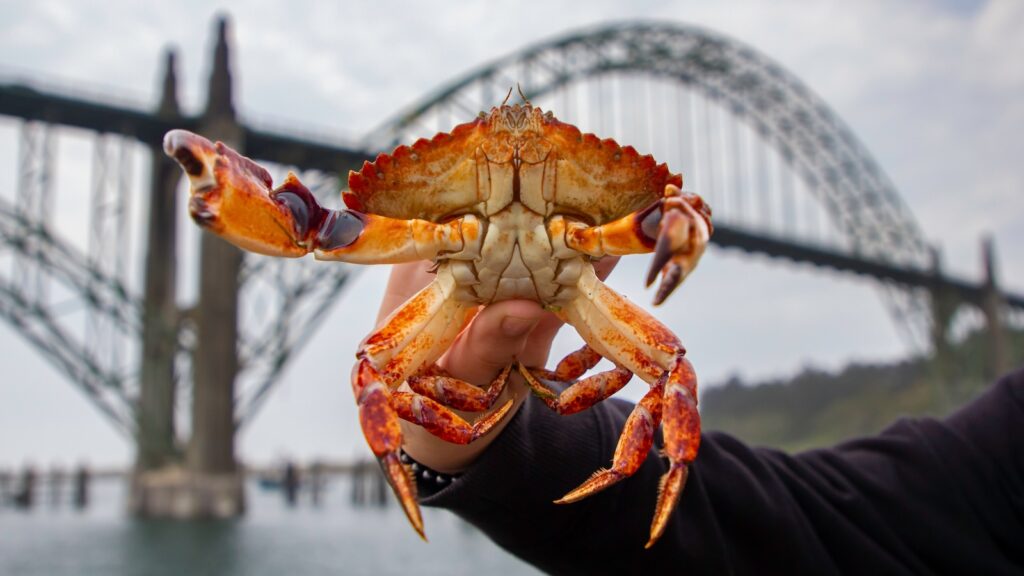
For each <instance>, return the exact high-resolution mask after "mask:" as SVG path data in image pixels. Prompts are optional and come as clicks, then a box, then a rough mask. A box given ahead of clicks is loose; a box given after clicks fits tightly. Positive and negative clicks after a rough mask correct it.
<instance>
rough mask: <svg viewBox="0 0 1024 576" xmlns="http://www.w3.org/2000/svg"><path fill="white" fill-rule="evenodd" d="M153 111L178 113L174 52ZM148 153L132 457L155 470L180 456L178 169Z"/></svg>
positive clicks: (158, 152)
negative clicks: (176, 429) (177, 433)
mask: <svg viewBox="0 0 1024 576" xmlns="http://www.w3.org/2000/svg"><path fill="white" fill-rule="evenodd" d="M157 114H158V115H159V116H160V117H161V118H166V119H168V120H174V119H177V118H181V109H180V108H179V106H178V95H177V79H176V75H175V55H174V52H172V51H168V52H167V56H166V70H165V73H164V81H163V95H162V97H161V99H160V105H159V108H158V109H157ZM152 158H153V160H152V176H151V178H150V195H149V226H148V228H147V232H148V238H147V245H146V276H145V309H144V311H143V314H144V316H143V325H142V361H141V363H140V365H141V374H140V394H139V409H138V432H137V434H138V436H137V451H136V460H135V466H136V470H137V471H142V470H156V469H159V468H161V467H163V466H166V465H169V464H172V463H173V462H175V461H176V460H177V458H178V451H177V447H176V445H175V434H174V403H175V389H174V385H175V382H174V355H175V351H176V350H177V339H178V305H177V302H176V282H177V268H178V252H177V225H178V193H179V191H178V183H179V182H180V181H181V169H180V168H179V167H178V166H177V165H176V164H175V163H174V161H173V160H171V159H170V158H168V157H167V155H166V154H164V153H163V148H162V146H161V145H160V143H154V145H153V147H152Z"/></svg>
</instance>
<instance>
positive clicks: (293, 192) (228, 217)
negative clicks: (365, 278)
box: [164, 130, 482, 264]
mask: <svg viewBox="0 0 1024 576" xmlns="http://www.w3.org/2000/svg"><path fill="white" fill-rule="evenodd" d="M164 151H165V152H166V153H167V154H168V155H169V156H171V157H172V158H174V159H175V160H177V161H178V163H179V164H181V166H182V168H183V169H184V170H185V174H187V175H188V178H189V180H190V182H191V187H192V192H191V199H190V201H189V213H190V214H191V215H192V219H193V220H195V221H196V223H198V224H199V225H200V226H202V227H203V228H205V229H207V230H209V231H211V232H213V233H215V234H218V235H219V236H221V237H223V238H224V239H225V240H227V241H229V242H231V243H233V244H235V245H236V246H238V247H240V248H244V249H246V250H250V251H252V252H257V253H260V254H267V255H270V256H284V257H291V258H297V257H300V256H305V255H306V254H309V253H310V252H313V253H314V254H315V256H316V258H318V259H321V260H341V261H345V262H354V263H360V264H394V263H399V262H412V261H416V260H433V259H434V258H435V257H436V256H437V255H438V254H439V253H442V252H444V253H449V254H459V253H461V255H464V256H466V257H469V258H472V257H473V256H475V255H476V251H477V250H478V249H479V245H480V242H481V236H482V235H481V225H480V222H479V221H478V220H477V219H476V217H474V216H466V217H463V218H459V219H455V220H452V221H449V222H445V223H441V224H438V223H434V222H429V221H426V220H418V219H398V218H387V217H384V216H379V215H376V214H364V213H362V212H358V211H355V210H350V209H343V210H330V209H327V208H324V207H322V206H321V205H320V204H319V203H318V202H317V201H316V198H315V197H314V196H313V194H312V193H311V192H310V191H309V190H308V189H307V188H306V187H305V186H303V185H302V183H301V182H299V179H298V178H297V177H296V176H295V175H294V174H291V173H289V174H288V176H287V177H286V178H285V180H284V182H282V183H281V185H280V186H278V187H277V188H272V182H271V178H270V174H269V173H268V172H267V171H266V170H265V169H264V168H263V167H261V166H260V165H258V164H256V163H255V162H253V161H252V160H250V159H248V158H246V157H244V156H242V155H240V154H238V153H237V152H235V151H234V150H232V149H231V148H229V147H227V146H225V145H224V144H223V143H220V142H217V143H216V144H215V143H213V142H210V141H209V140H207V139H206V138H203V137H202V136H199V135H196V134H193V133H191V132H187V131H185V130H172V131H171V132H168V133H167V136H166V137H165V138H164Z"/></svg>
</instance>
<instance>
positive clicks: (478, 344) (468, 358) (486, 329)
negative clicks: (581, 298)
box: [440, 300, 546, 386]
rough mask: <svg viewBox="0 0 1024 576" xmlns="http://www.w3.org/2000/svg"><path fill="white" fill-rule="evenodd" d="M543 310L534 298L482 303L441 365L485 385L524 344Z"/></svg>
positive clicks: (469, 379) (518, 352) (454, 373)
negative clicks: (479, 309)
mask: <svg viewBox="0 0 1024 576" xmlns="http://www.w3.org/2000/svg"><path fill="white" fill-rule="evenodd" d="M545 314H546V312H545V311H544V310H543V309H542V308H541V307H540V305H538V304H537V303H536V302H530V301H528V300H506V301H504V302H498V303H497V304H493V305H490V306H485V307H484V309H483V310H481V311H480V313H479V314H477V315H476V317H475V318H473V321H472V322H471V323H470V324H469V327H468V328H466V329H465V330H463V332H462V334H460V335H459V337H458V339H456V340H455V342H454V343H452V346H451V348H450V349H449V350H448V353H447V354H445V356H444V358H442V359H441V361H440V364H441V366H442V367H443V368H444V369H445V370H447V371H448V373H449V374H451V375H452V376H454V377H456V378H459V379H462V380H465V381H467V382H469V383H471V384H476V385H477V386H486V385H487V384H489V383H490V382H491V380H493V379H494V377H495V376H496V375H497V374H498V372H500V371H501V370H502V369H503V368H505V366H508V365H509V363H511V362H512V361H513V360H515V359H516V358H517V357H518V356H519V355H520V354H521V353H522V352H523V349H524V348H525V347H526V343H527V340H528V339H529V337H530V333H531V332H533V329H534V328H535V327H536V326H537V324H538V323H540V321H541V319H542V318H543V317H544V316H545Z"/></svg>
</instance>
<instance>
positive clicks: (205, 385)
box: [185, 18, 245, 516]
mask: <svg viewBox="0 0 1024 576" xmlns="http://www.w3.org/2000/svg"><path fill="white" fill-rule="evenodd" d="M227 34H228V22H227V19H226V18H221V19H220V20H219V21H218V22H217V44H216V49H215V51H214V57H213V67H212V70H211V72H210V82H209V95H208V98H207V103H206V110H205V112H204V114H203V120H202V123H201V126H200V131H201V132H202V133H203V135H204V136H206V137H207V138H210V139H211V140H220V141H222V142H224V143H226V144H228V145H229V146H231V147H233V148H235V149H237V150H240V151H244V149H245V146H244V142H243V141H242V130H241V128H240V127H239V125H238V122H237V120H236V118H235V109H234V102H233V100H232V86H231V68H230V60H229V53H228V38H227ZM241 267H242V252H241V251H240V250H239V249H238V248H235V247H234V246H232V245H231V244H228V243H227V242H226V241H224V240H222V239H220V238H218V237H217V236H214V235H213V234H210V233H207V232H204V233H203V237H202V244H201V247H200V263H199V302H198V304H197V306H196V310H195V314H194V316H193V317H194V320H195V324H196V352H195V355H194V356H193V358H192V371H193V372H192V373H193V388H192V438H191V440H190V442H189V445H188V450H187V454H186V459H185V461H186V467H187V469H188V471H189V472H190V473H191V474H192V476H193V477H194V478H195V479H196V480H197V481H198V482H200V483H201V484H204V485H205V488H204V490H203V491H204V492H205V494H204V497H203V500H204V501H206V502H209V503H210V506H208V507H206V508H207V509H206V510H202V511H200V513H201V514H203V515H212V516H234V515H237V514H240V513H242V512H243V510H244V492H243V490H242V478H241V474H240V471H239V469H238V464H237V462H236V460H235V377H236V376H237V374H238V351H237V343H238V289H239V282H238V280H239V271H240V270H241Z"/></svg>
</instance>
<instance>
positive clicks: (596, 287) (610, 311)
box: [558, 267, 700, 548]
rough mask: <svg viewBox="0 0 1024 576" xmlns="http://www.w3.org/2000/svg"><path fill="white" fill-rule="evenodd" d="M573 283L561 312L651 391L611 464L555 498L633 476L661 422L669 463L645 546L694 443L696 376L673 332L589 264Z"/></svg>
mask: <svg viewBox="0 0 1024 576" xmlns="http://www.w3.org/2000/svg"><path fill="white" fill-rule="evenodd" d="M578 289H579V295H578V296H577V297H576V298H575V299H574V300H573V301H571V302H570V303H569V304H568V305H566V306H565V307H564V308H563V309H562V310H561V311H560V312H559V316H561V317H562V318H563V319H564V320H565V321H566V322H568V323H569V324H571V325H572V326H573V327H574V328H576V330H577V331H578V332H579V333H580V336H582V337H583V340H584V341H585V342H586V343H587V345H588V346H589V347H590V348H592V349H593V350H594V351H596V352H598V353H599V354H601V355H602V356H604V357H606V358H608V359H610V360H612V361H613V362H615V363H616V365H617V366H623V367H625V368H626V369H628V370H629V371H631V372H633V373H634V374H636V375H637V376H640V377H641V378H642V379H644V380H645V381H646V382H648V383H649V384H651V390H650V391H649V392H648V393H647V394H646V395H645V396H644V398H643V399H642V400H641V401H640V403H638V404H637V406H636V408H634V410H633V412H632V414H630V417H629V419H628V420H627V421H626V427H625V429H624V430H623V432H622V435H621V436H620V439H619V443H618V446H617V447H616V449H615V456H614V458H613V463H612V467H611V468H610V469H608V470H600V471H598V472H597V473H595V474H594V475H593V476H592V477H591V478H590V479H589V480H587V481H586V482H584V483H583V484H582V485H580V486H579V487H578V488H576V489H574V490H572V491H570V492H569V493H568V494H566V495H565V496H564V497H563V498H562V499H561V500H558V502H560V503H562V502H573V501H576V500H579V499H581V498H585V497H587V496H590V495H591V494H594V493H596V492H598V491H601V490H604V489H605V488H608V487H609V486H611V485H613V484H615V483H616V482H618V481H620V480H622V479H624V478H627V477H628V476H630V475H632V474H633V473H634V472H635V471H636V470H637V469H639V467H640V464H642V463H643V461H644V460H645V459H646V457H647V454H648V452H649V451H650V448H651V445H652V442H653V438H654V430H655V429H656V428H657V426H658V424H659V421H663V424H664V426H663V429H662V432H663V437H664V441H665V450H664V453H665V456H667V457H668V459H669V470H668V472H667V473H666V474H665V475H664V477H663V478H662V482H661V490H660V492H659V496H658V502H657V505H656V507H655V512H654V520H653V522H652V524H651V532H650V539H649V541H648V542H647V547H648V548H649V547H650V546H652V545H653V544H654V543H655V542H656V541H657V540H658V538H660V537H661V534H662V533H663V532H664V530H665V527H666V526H667V524H668V519H669V517H670V516H671V513H672V511H673V509H674V508H675V505H676V502H677V501H678V499H679V494H680V493H681V492H682V489H683V486H684V485H685V483H686V478H687V467H688V466H689V464H690V463H691V462H693V460H694V458H696V455H697V448H698V447H699V446H700V415H699V414H698V412H697V380H696V375H695V374H694V371H693V367H692V366H691V365H690V363H689V361H687V360H686V359H685V358H684V357H683V355H684V354H685V353H686V351H685V349H684V348H683V346H682V344H680V342H679V340H678V339H677V338H676V336H675V335H674V334H672V332H671V331H670V330H669V329H668V328H666V327H665V326H664V325H662V324H661V323H660V322H658V321H657V320H655V319H654V318H653V317H652V316H651V315H650V314H648V313H647V312H646V311H644V310H643V309H642V308H640V307H639V306H637V305H635V304H632V303H631V302H629V300H626V299H625V298H623V297H622V296H620V295H619V294H617V293H616V292H615V291H613V290H611V289H610V288H608V287H607V286H606V285H605V284H604V283H602V282H601V281H600V280H598V278H597V276H596V275H595V274H594V271H593V268H592V267H585V268H584V271H583V274H582V275H581V276H580V281H579V284H578Z"/></svg>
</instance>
